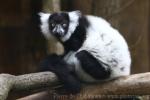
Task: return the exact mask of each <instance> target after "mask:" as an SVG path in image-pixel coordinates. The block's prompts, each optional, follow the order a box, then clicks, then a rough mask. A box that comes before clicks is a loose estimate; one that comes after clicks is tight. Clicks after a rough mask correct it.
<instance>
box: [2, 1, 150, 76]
mask: <svg viewBox="0 0 150 100" xmlns="http://www.w3.org/2000/svg"><path fill="white" fill-rule="evenodd" d="M60 10H63V11H71V10H81V11H82V12H83V13H84V14H92V15H97V16H101V17H103V18H105V19H106V20H107V21H109V22H110V23H111V24H112V26H113V27H114V28H117V29H118V30H119V31H120V32H121V33H122V35H123V36H124V37H125V39H126V40H127V42H128V44H129V49H130V51H131V54H132V73H141V72H148V71H150V47H149V46H150V45H149V43H150V40H149V39H150V34H149V33H150V1H149V0H2V1H1V3H0V73H10V74H15V75H18V74H24V73H31V72H36V70H37V66H38V64H39V62H40V60H41V59H43V58H44V57H45V56H46V52H47V50H46V41H45V39H44V37H43V36H42V34H41V33H40V32H39V29H38V26H37V24H38V20H37V18H36V14H37V13H38V12H40V11H45V12H55V11H60ZM51 43H52V42H51ZM51 48H52V49H50V52H51V51H52V50H54V49H53V48H55V47H52V46H51Z"/></svg>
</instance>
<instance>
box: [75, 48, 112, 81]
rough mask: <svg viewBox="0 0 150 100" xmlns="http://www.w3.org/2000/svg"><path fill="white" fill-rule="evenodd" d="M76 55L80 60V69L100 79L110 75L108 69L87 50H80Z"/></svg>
mask: <svg viewBox="0 0 150 100" xmlns="http://www.w3.org/2000/svg"><path fill="white" fill-rule="evenodd" d="M76 57H77V58H78V60H79V61H80V64H81V66H82V69H83V70H84V71H85V72H86V73H88V74H89V75H91V76H92V77H93V78H95V79H98V80H102V79H106V78H109V77H110V73H111V72H110V70H109V69H108V70H107V69H105V68H104V67H103V66H102V65H101V64H100V63H99V62H98V61H97V59H96V58H94V57H93V56H92V55H91V54H90V53H89V52H88V51H85V50H83V51H80V52H79V53H77V54H76Z"/></svg>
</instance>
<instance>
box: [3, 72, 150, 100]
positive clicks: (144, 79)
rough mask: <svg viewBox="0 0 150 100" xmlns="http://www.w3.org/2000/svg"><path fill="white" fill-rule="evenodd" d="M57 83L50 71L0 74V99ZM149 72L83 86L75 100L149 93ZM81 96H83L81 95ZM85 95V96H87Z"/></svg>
mask: <svg viewBox="0 0 150 100" xmlns="http://www.w3.org/2000/svg"><path fill="white" fill-rule="evenodd" d="M58 84H59V81H58V78H57V77H56V75H55V74H53V73H51V72H41V73H32V74H26V75H20V76H13V75H9V74H1V75H0V100H5V99H6V97H7V95H8V93H9V91H10V90H12V91H13V92H19V91H28V90H36V89H40V88H45V87H53V86H56V85H58ZM149 94H150V73H141V74H134V75H130V76H125V77H120V78H117V79H115V80H111V81H108V82H103V83H100V84H93V85H86V86H84V87H83V89H82V91H81V93H80V95H81V96H79V97H78V96H77V100H83V97H84V98H85V96H86V95H88V97H90V96H94V95H149ZM82 96H83V97H82ZM88 97H87V98H88Z"/></svg>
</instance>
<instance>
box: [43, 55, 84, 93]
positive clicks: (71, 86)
mask: <svg viewBox="0 0 150 100" xmlns="http://www.w3.org/2000/svg"><path fill="white" fill-rule="evenodd" d="M40 67H41V70H40V71H51V72H54V73H55V74H56V75H57V76H58V78H59V80H60V81H61V82H62V83H63V84H64V89H65V90H66V93H67V94H75V93H78V92H80V89H81V84H80V81H79V80H78V78H77V77H76V76H75V75H74V73H72V71H71V70H70V69H69V67H70V66H69V65H67V63H66V62H65V61H64V60H63V59H62V57H61V56H58V55H55V54H53V55H49V56H48V57H46V59H44V60H43V61H42V62H41V66H40Z"/></svg>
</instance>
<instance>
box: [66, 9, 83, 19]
mask: <svg viewBox="0 0 150 100" xmlns="http://www.w3.org/2000/svg"><path fill="white" fill-rule="evenodd" d="M68 14H69V17H70V19H71V20H78V19H79V18H80V17H81V16H82V13H81V11H79V10H76V11H71V12H69V13H68Z"/></svg>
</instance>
